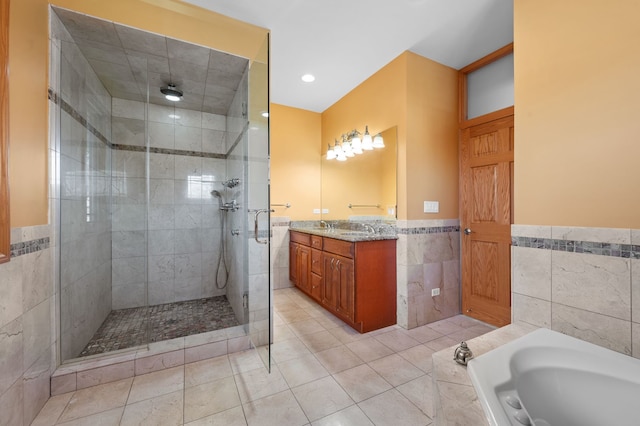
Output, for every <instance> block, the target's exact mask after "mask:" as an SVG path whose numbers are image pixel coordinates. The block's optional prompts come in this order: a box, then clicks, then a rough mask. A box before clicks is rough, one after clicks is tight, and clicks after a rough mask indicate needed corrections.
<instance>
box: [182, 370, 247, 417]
mask: <svg viewBox="0 0 640 426" xmlns="http://www.w3.org/2000/svg"><path fill="white" fill-rule="evenodd" d="M239 405H240V396H238V390H237V389H236V382H235V380H234V378H233V377H225V378H224V379H220V380H216V381H213V382H209V383H205V384H203V385H198V386H193V387H189V388H186V389H185V390H184V421H185V422H192V421H194V420H197V419H200V418H202V417H207V416H210V415H212V414H216V413H220V412H222V411H225V410H228V409H230V408H233V407H237V406H239Z"/></svg>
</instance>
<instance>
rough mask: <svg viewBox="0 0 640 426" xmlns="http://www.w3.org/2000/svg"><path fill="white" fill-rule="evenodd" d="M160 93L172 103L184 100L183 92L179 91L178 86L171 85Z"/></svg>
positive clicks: (163, 88) (161, 89)
mask: <svg viewBox="0 0 640 426" xmlns="http://www.w3.org/2000/svg"><path fill="white" fill-rule="evenodd" d="M160 92H162V94H163V95H164V97H165V98H167V100H169V101H171V102H178V101H179V100H180V99H182V91H181V90H178V89H177V88H176V86H175V85H173V84H171V83H169V84H167V87H162V88H160Z"/></svg>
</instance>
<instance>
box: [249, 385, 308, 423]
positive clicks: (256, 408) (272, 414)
mask: <svg viewBox="0 0 640 426" xmlns="http://www.w3.org/2000/svg"><path fill="white" fill-rule="evenodd" d="M243 408H244V413H245V416H246V418H247V424H248V425H249V426H303V425H306V424H308V423H309V419H307V416H306V415H305V414H304V412H303V411H302V408H301V407H300V405H299V404H298V401H296V398H295V397H294V396H293V393H291V391H290V390H286V391H284V392H280V393H277V394H275V395H271V396H268V397H266V398H262V399H258V400H257V401H252V402H249V403H248V404H245V405H244V406H243Z"/></svg>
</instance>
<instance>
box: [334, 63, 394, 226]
mask: <svg viewBox="0 0 640 426" xmlns="http://www.w3.org/2000/svg"><path fill="white" fill-rule="evenodd" d="M406 87H407V55H406V54H402V55H400V56H399V57H397V58H396V59H394V60H393V61H391V62H390V63H389V64H387V65H386V66H384V67H383V68H382V69H380V70H379V71H378V72H376V73H375V74H374V75H372V76H371V77H369V78H368V79H367V80H365V81H364V82H363V83H361V84H360V85H359V86H357V87H356V88H354V89H353V90H352V91H351V92H349V93H348V94H347V95H346V96H344V97H343V98H342V99H340V100H339V101H338V102H336V103H335V104H333V105H332V106H330V107H329V108H327V109H326V110H325V111H324V112H323V113H322V147H323V148H322V152H323V153H324V152H325V151H326V148H327V144H329V143H330V144H332V145H333V142H334V140H335V139H336V138H338V139H339V138H340V136H341V135H342V134H343V133H346V132H348V131H351V130H353V129H354V128H355V129H358V130H360V131H363V130H364V126H365V125H368V126H369V132H370V133H371V134H372V135H373V134H376V133H378V132H381V131H384V130H386V129H389V128H390V127H393V126H398V139H397V143H398V153H399V156H398V159H399V160H398V218H400V219H404V218H406V209H405V206H406V203H405V202H404V199H405V196H404V194H406V190H404V188H406V186H405V182H406V169H405V167H404V161H403V160H402V159H401V156H402V154H403V153H404V152H405V151H406V148H405V144H406V124H405V123H406V109H407V102H406V98H407V95H406ZM347 191H348V189H347Z"/></svg>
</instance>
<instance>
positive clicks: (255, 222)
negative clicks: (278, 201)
mask: <svg viewBox="0 0 640 426" xmlns="http://www.w3.org/2000/svg"><path fill="white" fill-rule="evenodd" d="M249 211H251V210H249ZM253 211H254V212H255V214H256V215H255V216H254V218H253V221H254V227H253V230H254V232H255V237H254V238H255V239H256V243H258V244H267V243H269V239H268V238H267V239H266V240H264V241H261V240H259V239H258V216H260V213H267V212H269V213H273V212H275V210H272V209H258V210H253Z"/></svg>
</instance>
